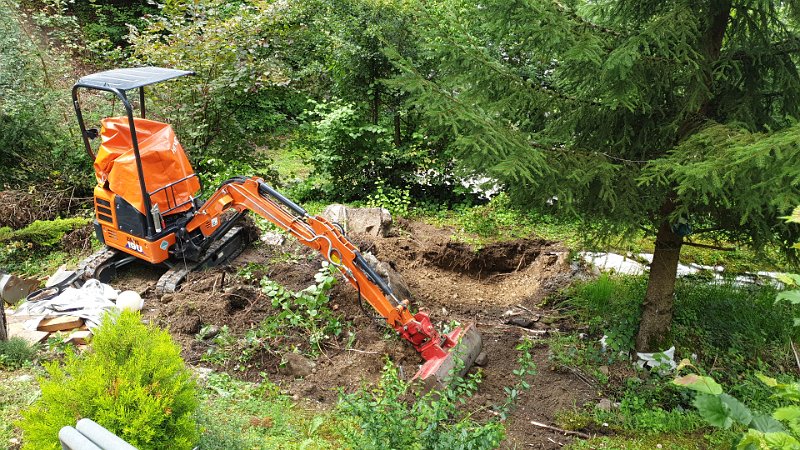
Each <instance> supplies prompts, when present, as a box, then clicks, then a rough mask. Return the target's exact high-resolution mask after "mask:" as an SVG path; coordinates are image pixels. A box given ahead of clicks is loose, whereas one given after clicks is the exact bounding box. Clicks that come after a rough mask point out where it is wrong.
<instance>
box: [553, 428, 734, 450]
mask: <svg viewBox="0 0 800 450" xmlns="http://www.w3.org/2000/svg"><path fill="white" fill-rule="evenodd" d="M734 436H735V433H732V432H723V431H713V432H710V433H693V434H686V435H677V436H676V435H674V434H669V433H660V434H651V435H644V436H613V437H598V438H594V439H589V440H585V441H581V440H576V441H574V442H572V444H570V445H568V446H566V447H564V448H566V449H569V450H584V449H601V448H607V449H626V450H652V449H661V450H705V449H709V448H729V447H730V443H731V441H732V440H733V438H734Z"/></svg>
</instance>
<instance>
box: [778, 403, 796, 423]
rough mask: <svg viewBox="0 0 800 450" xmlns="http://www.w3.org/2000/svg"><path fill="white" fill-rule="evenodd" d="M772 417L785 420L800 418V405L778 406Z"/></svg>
mask: <svg viewBox="0 0 800 450" xmlns="http://www.w3.org/2000/svg"><path fill="white" fill-rule="evenodd" d="M772 417H773V418H774V419H775V420H781V421H784V422H791V421H795V420H797V419H798V418H800V406H784V407H783V408H778V409H776V410H775V411H774V412H773V413H772Z"/></svg>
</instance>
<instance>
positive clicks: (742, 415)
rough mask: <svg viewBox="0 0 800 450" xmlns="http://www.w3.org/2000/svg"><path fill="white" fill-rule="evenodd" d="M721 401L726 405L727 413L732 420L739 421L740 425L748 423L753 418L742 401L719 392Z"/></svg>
mask: <svg viewBox="0 0 800 450" xmlns="http://www.w3.org/2000/svg"><path fill="white" fill-rule="evenodd" d="M719 398H720V400H722V403H724V404H725V406H727V407H728V411H729V414H730V416H731V418H733V420H735V421H737V422H739V423H741V424H742V425H748V424H749V423H750V422H751V421H752V420H753V415H752V413H750V409H749V408H748V407H747V406H745V405H744V403H742V402H740V401H739V400H736V398H734V397H732V396H730V395H728V394H721V395H720V396H719Z"/></svg>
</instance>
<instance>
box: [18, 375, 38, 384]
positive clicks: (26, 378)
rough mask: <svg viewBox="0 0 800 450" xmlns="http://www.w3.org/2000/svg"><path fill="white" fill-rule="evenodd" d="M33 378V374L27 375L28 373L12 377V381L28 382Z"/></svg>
mask: <svg viewBox="0 0 800 450" xmlns="http://www.w3.org/2000/svg"><path fill="white" fill-rule="evenodd" d="M33 380H34V378H33V375H28V374H25V375H20V376H18V377H15V378H14V381H16V382H17V383H30V382H31V381H33Z"/></svg>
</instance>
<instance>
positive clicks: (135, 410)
mask: <svg viewBox="0 0 800 450" xmlns="http://www.w3.org/2000/svg"><path fill="white" fill-rule="evenodd" d="M45 368H46V369H47V373H48V376H47V377H43V378H42V379H41V380H40V384H41V388H42V395H41V397H40V398H39V400H37V401H36V403H34V404H33V405H32V406H31V407H30V408H29V409H28V410H27V411H25V412H23V419H22V420H21V421H20V423H19V426H20V428H21V429H22V431H23V436H24V439H23V441H24V447H23V448H24V449H37V450H40V449H60V448H61V446H60V445H59V444H58V431H59V430H60V429H61V427H63V426H65V425H71V426H74V425H75V423H76V422H77V421H78V420H79V419H81V418H84V417H86V418H90V419H92V420H94V421H95V422H97V423H99V424H100V425H102V426H104V427H106V428H107V429H108V430H110V431H112V432H113V433H115V434H117V435H118V436H120V437H121V438H123V439H125V440H126V441H127V442H129V443H130V444H131V445H133V446H134V447H136V448H138V449H140V450H147V449H165V448H169V449H190V448H192V447H193V445H194V444H195V443H196V442H197V440H198V438H199V435H198V430H197V426H196V423H195V419H194V416H195V411H196V409H197V405H198V397H197V386H196V383H195V381H194V379H193V378H192V376H191V372H190V371H189V370H188V369H187V367H186V365H185V364H184V362H183V360H182V359H181V357H180V349H179V347H178V346H177V345H176V344H175V343H174V342H173V341H172V339H171V338H170V336H169V333H167V332H166V331H164V330H161V329H159V328H157V327H155V326H146V325H144V324H142V323H141V316H140V315H139V313H136V312H130V311H125V312H122V313H121V314H109V315H106V317H105V318H104V320H103V322H102V324H101V325H100V327H99V328H98V329H96V330H95V335H94V339H93V341H92V346H91V348H90V349H88V350H87V351H85V352H84V353H82V354H80V355H78V354H76V353H75V352H73V351H68V352H67V356H66V359H65V361H64V364H63V366H62V365H60V364H59V363H58V362H52V363H49V364H46V365H45Z"/></svg>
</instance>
